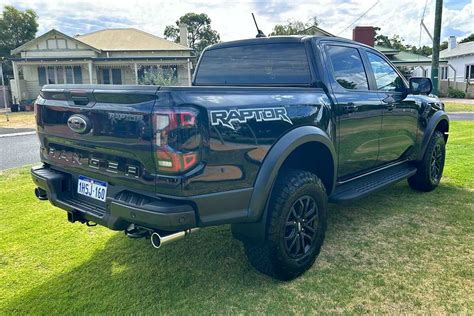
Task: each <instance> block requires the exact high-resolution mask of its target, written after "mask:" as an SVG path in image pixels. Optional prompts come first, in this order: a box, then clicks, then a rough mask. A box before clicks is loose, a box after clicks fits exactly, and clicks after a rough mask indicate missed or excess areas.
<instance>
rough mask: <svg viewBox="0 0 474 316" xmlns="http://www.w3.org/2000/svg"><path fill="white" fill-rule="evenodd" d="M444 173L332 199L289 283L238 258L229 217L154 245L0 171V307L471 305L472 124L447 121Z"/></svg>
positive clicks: (444, 309) (185, 310)
mask: <svg viewBox="0 0 474 316" xmlns="http://www.w3.org/2000/svg"><path fill="white" fill-rule="evenodd" d="M447 148H448V153H447V162H446V163H447V165H446V169H445V177H444V178H443V181H442V184H441V185H440V187H439V188H438V189H437V190H435V191H434V192H431V193H419V192H415V191H412V190H411V189H410V188H409V187H408V185H407V184H406V181H403V182H400V183H399V184H397V185H394V186H391V187H389V188H388V189H385V190H383V191H380V192H378V193H376V194H374V195H372V196H370V197H367V198H365V199H362V200H360V201H357V202H354V203H349V204H348V205H342V206H336V205H331V207H330V210H331V212H330V216H329V228H328V232H327V239H326V242H325V245H324V246H323V249H322V252H321V255H320V257H319V259H318V260H317V262H316V264H315V265H314V267H313V268H312V269H311V270H309V271H308V272H307V273H305V274H304V275H303V276H302V277H300V278H298V279H297V280H295V281H292V282H279V281H275V280H272V279H270V278H268V277H266V276H263V275H261V274H259V273H257V272H255V271H254V270H253V268H252V267H251V266H250V265H249V264H248V263H247V261H246V258H245V255H244V252H243V249H242V246H241V244H240V243H239V242H237V241H235V240H233V239H232V237H231V233H230V229H229V226H221V227H212V228H207V229H203V230H201V231H200V232H198V233H196V234H195V235H192V236H191V237H189V238H188V239H185V240H181V241H178V242H176V243H175V244H172V245H169V246H165V247H164V248H162V249H159V250H156V249H153V248H152V246H151V245H150V244H149V242H148V241H145V240H131V239H128V238H126V237H125V236H124V235H123V233H121V232H112V231H109V230H107V229H105V228H102V227H93V228H91V227H86V226H85V225H80V224H69V223H68V222H67V221H66V214H65V212H64V211H62V210H59V209H56V208H54V207H52V206H50V204H49V203H48V202H40V201H37V200H36V198H34V196H33V184H32V182H31V180H30V176H29V172H28V169H27V168H21V169H15V170H10V171H7V172H3V173H1V172H0V214H1V215H2V218H1V225H0V236H1V239H0V314H2V315H8V314H12V313H15V314H52V313H53V314H59V313H64V312H66V313H75V314H79V313H80V314H89V313H117V314H131V313H137V312H138V313H144V314H151V313H166V314H172V313H178V314H204V313H205V314H210V313H212V314H221V313H255V312H259V313H270V314H287V313H315V312H321V313H332V312H339V313H413V312H420V313H436V314H439V313H459V312H461V313H465V314H472V313H474V247H473V245H474V173H473V171H472V162H473V161H474V122H452V123H451V131H450V140H449V143H448V147H447Z"/></svg>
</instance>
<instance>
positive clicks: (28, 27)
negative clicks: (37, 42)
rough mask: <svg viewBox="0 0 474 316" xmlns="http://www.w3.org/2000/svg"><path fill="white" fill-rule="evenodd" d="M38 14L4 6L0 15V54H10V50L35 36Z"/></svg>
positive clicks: (5, 55) (6, 55) (3, 55)
mask: <svg viewBox="0 0 474 316" xmlns="http://www.w3.org/2000/svg"><path fill="white" fill-rule="evenodd" d="M37 19H38V16H37V15H36V13H35V11H33V10H26V11H20V10H17V9H16V8H14V7H12V6H5V7H4V8H3V14H2V16H0V56H2V57H8V56H10V51H11V50H13V49H15V48H17V47H18V46H21V45H23V44H24V43H26V42H28V41H30V40H32V39H34V38H35V35H36V32H37V31H38V22H37Z"/></svg>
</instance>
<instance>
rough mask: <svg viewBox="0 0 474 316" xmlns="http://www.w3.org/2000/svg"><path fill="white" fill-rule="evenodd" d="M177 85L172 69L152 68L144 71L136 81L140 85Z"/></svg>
mask: <svg viewBox="0 0 474 316" xmlns="http://www.w3.org/2000/svg"><path fill="white" fill-rule="evenodd" d="M176 83H177V78H176V74H175V70H174V69H172V68H154V69H151V70H149V71H145V72H144V73H143V76H141V77H140V78H139V79H138V84H141V85H156V86H172V85H175V84H176Z"/></svg>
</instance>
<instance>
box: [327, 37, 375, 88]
mask: <svg viewBox="0 0 474 316" xmlns="http://www.w3.org/2000/svg"><path fill="white" fill-rule="evenodd" d="M326 52H327V53H328V55H329V59H330V61H331V64H332V68H333V70H334V78H335V79H336V81H337V82H338V83H339V84H340V85H341V86H342V87H343V88H345V89H349V90H368V89H369V84H368V81H367V75H366V73H365V70H364V64H363V63H362V59H361V57H360V54H359V51H358V50H357V49H355V48H352V47H345V46H335V45H328V46H327V47H326Z"/></svg>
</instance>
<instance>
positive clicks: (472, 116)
mask: <svg viewBox="0 0 474 316" xmlns="http://www.w3.org/2000/svg"><path fill="white" fill-rule="evenodd" d="M448 117H449V119H450V120H451V121H474V113H472V112H459V113H448Z"/></svg>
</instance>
